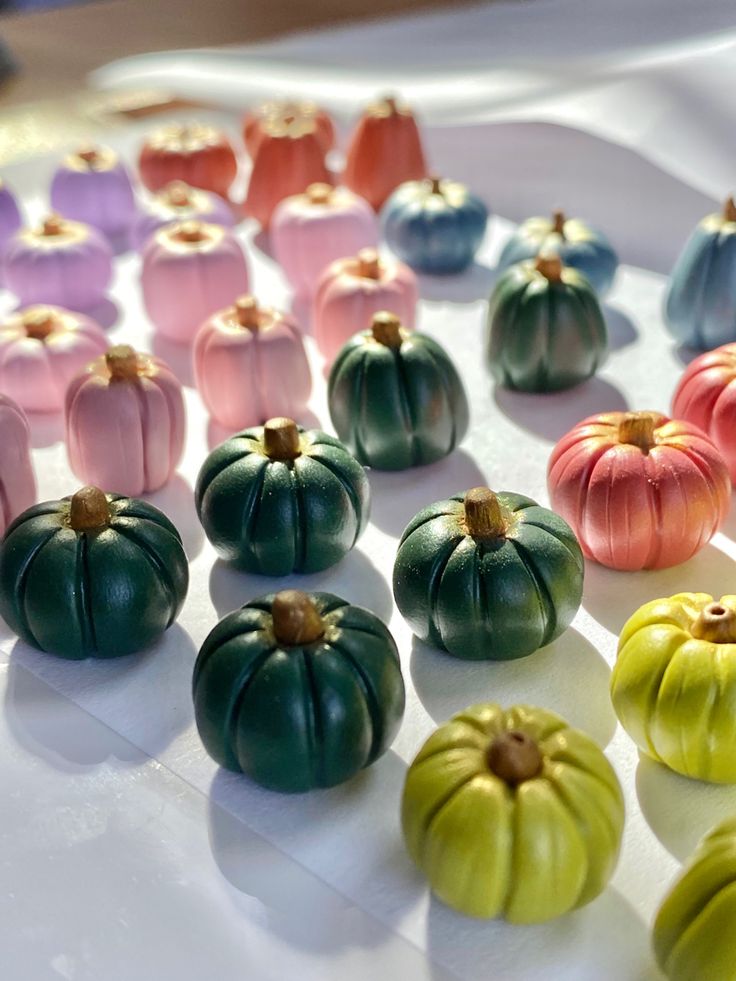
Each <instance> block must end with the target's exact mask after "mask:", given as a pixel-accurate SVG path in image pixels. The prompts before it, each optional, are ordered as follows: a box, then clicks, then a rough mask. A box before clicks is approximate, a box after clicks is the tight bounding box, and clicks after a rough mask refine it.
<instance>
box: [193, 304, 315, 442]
mask: <svg viewBox="0 0 736 981" xmlns="http://www.w3.org/2000/svg"><path fill="white" fill-rule="evenodd" d="M194 376H195V379H196V382H197V388H198V389H199V392H200V395H201V396H202V401H203V402H204V404H205V405H206V406H207V408H208V409H209V411H210V414H211V415H212V417H213V418H214V419H216V420H217V422H219V423H220V424H221V425H223V426H226V427H228V428H230V429H245V428H246V427H248V426H258V425H261V424H262V423H264V422H265V421H266V420H267V419H271V418H273V417H275V416H286V417H288V418H290V419H296V420H297V421H298V420H299V418H300V416H301V415H302V414H303V412H304V410H305V408H306V405H307V400H308V399H309V396H310V394H311V391H312V379H311V376H310V373H309V364H308V363H307V356H306V354H305V352H304V342H303V340H302V334H301V331H300V330H299V328H298V326H297V325H296V323H295V322H294V320H292V319H291V317H288V316H287V315H286V314H283V313H279V312H278V311H277V310H271V309H267V308H259V307H258V305H257V303H256V301H255V300H254V299H253V297H252V296H242V297H240V299H238V300H236V302H235V304H234V305H233V306H230V307H228V308H227V309H226V310H220V311H219V312H218V313H215V314H213V315H212V316H211V317H210V318H209V319H208V320H206V321H205V322H204V324H202V327H201V329H200V331H199V333H198V334H197V337H196V340H195V342H194Z"/></svg>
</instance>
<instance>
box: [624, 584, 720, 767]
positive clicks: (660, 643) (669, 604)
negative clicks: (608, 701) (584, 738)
mask: <svg viewBox="0 0 736 981" xmlns="http://www.w3.org/2000/svg"><path fill="white" fill-rule="evenodd" d="M611 697H612V699H613V707H614V709H615V710H616V714H617V715H618V717H619V720H620V722H621V725H622V726H623V727H624V729H625V730H626V731H627V732H628V734H629V735H630V736H631V738H632V739H633V740H634V742H635V743H636V744H637V746H638V747H639V749H641V751H642V752H643V753H646V754H647V756H651V757H652V758H653V759H655V760H657V761H658V762H660V763H664V764H665V765H666V766H668V767H670V768H671V769H673V770H676V771H677V773H681V774H683V775H684V776H686V777H694V778H695V779H698V780H708V781H712V782H714V783H736V596H723V597H721V599H720V600H718V601H717V602H716V601H714V600H713V597H712V596H709V595H708V594H707V593H678V594H677V595H676V596H670V597H669V598H668V599H657V600H653V601H652V602H651V603H645V604H644V606H642V607H640V608H639V609H638V610H637V611H636V613H634V615H633V616H632V617H631V618H630V619H629V620H628V621H627V622H626V624H625V625H624V628H623V630H622V631H621V636H620V638H619V645H618V658H617V661H616V665H615V667H614V669H613V673H612V675H611Z"/></svg>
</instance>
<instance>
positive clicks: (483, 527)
mask: <svg viewBox="0 0 736 981" xmlns="http://www.w3.org/2000/svg"><path fill="white" fill-rule="evenodd" d="M463 505H464V507H465V527H466V528H467V530H468V534H469V535H472V536H473V538H500V537H502V536H503V535H505V534H506V529H507V523H506V516H505V515H504V508H503V505H502V504H501V502H500V501H499V499H498V498H497V497H496V495H495V494H494V493H493V491H492V490H491V489H490V488H489V487H473V489H472V490H469V491H468V492H467V493H466V494H465V498H464V500H463Z"/></svg>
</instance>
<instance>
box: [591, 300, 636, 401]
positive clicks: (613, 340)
mask: <svg viewBox="0 0 736 981" xmlns="http://www.w3.org/2000/svg"><path fill="white" fill-rule="evenodd" d="M601 309H602V310H603V317H604V319H605V321H606V327H607V329H608V348H609V350H610V351H618V350H619V349H620V348H622V347H626V346H627V345H628V344H633V343H634V341H635V340H636V339H637V337H638V336H639V332H638V331H637V329H636V327H635V326H634V324H633V321H632V320H631V318H630V317H628V316H627V315H626V314H625V313H624V312H623V310H620V309H619V308H618V307H615V306H613V305H612V304H610V303H603V304H601ZM581 418H582V417H581Z"/></svg>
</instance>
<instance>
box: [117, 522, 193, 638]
mask: <svg viewBox="0 0 736 981" xmlns="http://www.w3.org/2000/svg"><path fill="white" fill-rule="evenodd" d="M115 531H116V532H117V534H118V535H120V536H121V537H123V538H126V539H127V540H128V541H129V542H131V544H133V545H135V546H136V547H137V548H138V549H140V551H141V552H142V553H143V555H144V556H145V557H146V559H147V561H148V563H149V565H150V566H151V568H152V569H153V571H154V572H155V573H156V574H157V576H158V578H159V579H160V580H161V585H162V586H163V587H164V592H165V593H166V596H167V597H168V600H169V608H170V610H171V613H170V614H169V619H168V621H167V623H166V629H167V630H168V629H169V627H170V626H171V624H172V623H173V622H174V620H175V619H176V614H177V612H178V610H179V599H178V597H177V594H176V587H175V586H174V581H173V579H172V578H171V574H170V573H169V570H168V568H167V567H166V565H165V564H164V563H163V562H162V561H161V558H160V557H159V556H158V555H156V553H155V552H154V551H153V549H152V548H151V546H150V545H149V543H148V542H147V541H146V540H145V539H143V538H140V537H139V536H138V535H137V534H136V533H135V532H134V531H133V529H132V528H130V527H128V526H123V527H120V526H119V525H118V526H117V527H116V528H115Z"/></svg>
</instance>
